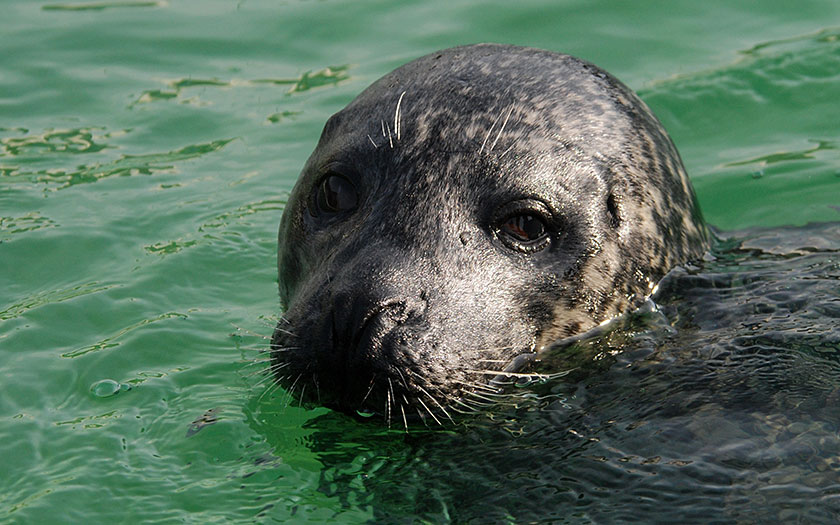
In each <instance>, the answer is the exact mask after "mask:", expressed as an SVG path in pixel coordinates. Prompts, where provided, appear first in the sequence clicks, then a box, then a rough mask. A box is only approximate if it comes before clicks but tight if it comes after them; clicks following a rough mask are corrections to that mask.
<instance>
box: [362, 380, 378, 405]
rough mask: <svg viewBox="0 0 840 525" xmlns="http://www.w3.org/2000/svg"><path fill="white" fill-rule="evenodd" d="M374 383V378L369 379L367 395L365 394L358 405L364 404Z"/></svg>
mask: <svg viewBox="0 0 840 525" xmlns="http://www.w3.org/2000/svg"><path fill="white" fill-rule="evenodd" d="M375 382H376V376H372V377H371V378H370V385H369V386H368V389H367V393H366V394H365V397H363V398H362V402H361V403H359V405H364V404H365V401H366V400H367V398H368V396H369V395H370V393H371V391H372V390H373V385H374V384H375Z"/></svg>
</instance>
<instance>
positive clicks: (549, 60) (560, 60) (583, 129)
mask: <svg viewBox="0 0 840 525" xmlns="http://www.w3.org/2000/svg"><path fill="white" fill-rule="evenodd" d="M500 51H504V52H500ZM638 103H640V101H638V99H636V97H635V96H634V95H633V94H632V93H630V92H629V90H627V88H625V87H624V86H623V85H621V84H620V83H619V82H618V81H617V80H615V79H613V78H612V77H610V76H609V75H608V74H606V73H605V72H603V71H601V70H600V69H598V68H597V67H595V66H593V65H591V64H588V63H586V62H584V61H581V60H579V59H576V58H574V57H571V56H568V55H560V54H555V53H550V52H546V51H540V50H533V49H527V48H517V47H512V46H498V45H479V46H470V47H468V48H455V49H452V50H447V51H444V52H441V53H437V54H433V55H429V56H427V57H423V58H421V59H418V60H416V61H414V62H411V63H409V64H406V65H405V66H403V67H400V68H398V69H397V70H395V71H394V72H392V73H390V74H388V75H386V76H385V77H383V78H382V79H380V80H379V81H377V82H375V83H374V84H373V85H371V86H370V87H369V88H368V89H367V90H365V91H364V92H362V93H361V94H360V95H359V96H358V97H357V98H356V99H355V100H354V101H353V102H352V103H351V104H350V105H349V106H348V107H347V108H346V109H345V110H343V111H342V112H340V113H339V114H338V115H336V122H335V123H334V124H335V126H334V127H335V128H336V129H335V135H337V136H342V135H344V134H345V133H347V132H348V127H352V128H354V129H355V133H356V134H357V135H358V134H360V132H364V133H362V134H361V137H364V135H365V134H370V136H371V139H372V140H381V139H382V138H383V137H382V135H383V134H384V135H385V136H386V137H384V138H390V139H391V140H390V141H391V142H393V140H394V139H395V138H396V135H399V138H400V140H404V139H409V140H412V141H414V142H416V143H417V144H418V145H422V146H423V147H427V148H428V147H431V148H433V149H437V150H443V151H455V150H459V151H464V150H469V151H476V152H480V153H482V154H490V153H491V152H492V153H495V154H496V155H501V154H503V153H505V152H507V153H508V154H510V153H519V154H526V153H527V154H531V155H534V154H539V153H541V152H542V153H551V154H556V153H558V148H560V149H571V148H572V147H573V148H575V149H577V150H579V151H581V152H582V153H583V154H584V155H586V156H593V155H596V156H598V157H602V158H609V157H615V156H619V155H620V154H621V151H622V145H624V144H626V143H627V142H628V140H632V139H633V135H634V134H633V133H629V132H628V131H629V130H631V128H634V127H636V128H637V127H638V126H639V124H640V123H639V122H636V121H638V120H640V119H639V117H638V115H636V114H634V112H633V110H632V107H633V104H638ZM398 105H399V108H398V111H397V106H398ZM628 108H629V109H628ZM641 120H643V119H641ZM641 124H643V125H644V124H645V123H644V122H642V123H641ZM360 128H361V129H360ZM383 131H384V133H383ZM397 131H399V133H397ZM389 132H390V137H388V135H389Z"/></svg>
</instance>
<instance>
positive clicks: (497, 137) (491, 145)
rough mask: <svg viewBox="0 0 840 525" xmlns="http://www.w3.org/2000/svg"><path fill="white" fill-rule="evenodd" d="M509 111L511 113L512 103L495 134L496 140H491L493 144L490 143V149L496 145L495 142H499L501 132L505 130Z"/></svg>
mask: <svg viewBox="0 0 840 525" xmlns="http://www.w3.org/2000/svg"><path fill="white" fill-rule="evenodd" d="M511 113H513V104H511V105H510V109H509V110H508V114H507V116H506V117H505V121H504V122H502V127H501V128H499V134H498V135H496V140H494V141H493V144H490V151H493V148H495V147H496V143H497V142H499V139H500V138H501V137H502V133H503V132H504V131H505V126H507V123H508V119H509V118H510V114H511ZM485 140H486V139H485Z"/></svg>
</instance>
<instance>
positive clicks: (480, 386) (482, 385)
mask: <svg viewBox="0 0 840 525" xmlns="http://www.w3.org/2000/svg"><path fill="white" fill-rule="evenodd" d="M459 383H461V384H462V385H464V386H468V387H472V388H474V389H476V390H480V391H482V392H487V393H488V394H498V392H499V389H498V388H493V387H492V386H490V385H487V384H485V383H473V382H469V381H459Z"/></svg>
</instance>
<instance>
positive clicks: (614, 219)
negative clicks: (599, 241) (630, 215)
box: [607, 193, 621, 228]
mask: <svg viewBox="0 0 840 525" xmlns="http://www.w3.org/2000/svg"><path fill="white" fill-rule="evenodd" d="M607 211H608V212H609V214H610V225H611V226H612V227H613V228H618V226H619V225H620V224H621V215H620V214H619V202H618V199H616V197H615V195H614V194H612V193H610V196H609V197H607Z"/></svg>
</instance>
